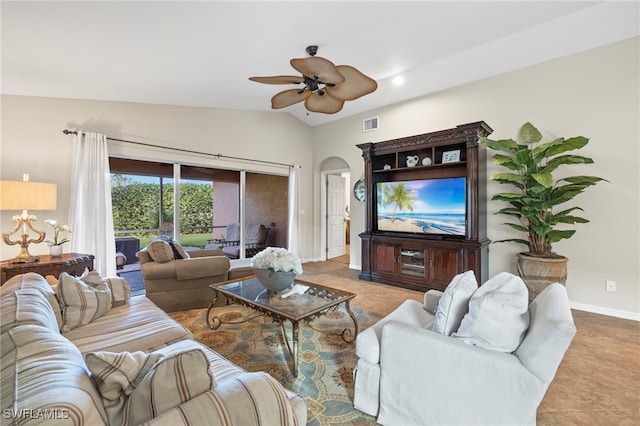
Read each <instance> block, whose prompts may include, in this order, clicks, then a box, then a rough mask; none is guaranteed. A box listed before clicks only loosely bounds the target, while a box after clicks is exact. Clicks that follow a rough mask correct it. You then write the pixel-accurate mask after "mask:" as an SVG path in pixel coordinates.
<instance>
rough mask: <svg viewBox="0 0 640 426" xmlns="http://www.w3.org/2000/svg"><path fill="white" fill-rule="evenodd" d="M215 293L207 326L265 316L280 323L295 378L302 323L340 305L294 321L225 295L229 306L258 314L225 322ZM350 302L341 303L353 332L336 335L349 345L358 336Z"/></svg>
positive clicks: (240, 321)
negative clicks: (216, 307)
mask: <svg viewBox="0 0 640 426" xmlns="http://www.w3.org/2000/svg"><path fill="white" fill-rule="evenodd" d="M214 291H215V293H216V294H215V296H214V298H213V300H212V301H211V303H210V304H209V307H208V308H207V316H206V318H207V326H208V327H209V328H210V329H212V330H217V329H218V328H219V327H220V325H222V324H241V323H244V322H247V321H250V320H252V319H254V318H258V317H263V316H266V317H270V318H271V320H272V321H273V322H278V323H280V331H281V332H282V338H283V339H284V342H285V343H286V345H287V350H288V351H289V354H290V355H291V359H292V361H293V362H292V364H293V367H290V370H291V373H292V374H293V375H294V377H297V376H298V336H299V330H300V321H304V322H307V323H309V322H311V321H312V320H313V319H315V318H318V317H320V316H323V315H324V314H325V313H327V312H329V311H333V310H335V309H336V308H337V307H338V306H339V305H333V306H330V307H328V308H326V309H324V310H321V311H318V312H313V313H310V314H309V315H307V316H305V317H304V318H301V319H292V318H288V317H287V316H284V315H280V314H279V313H278V312H276V311H274V310H270V309H268V308H266V307H264V306H260V305H255V304H251V303H246V301H243V300H238V299H235V298H233V297H229V295H228V294H226V293H225V296H226V297H227V300H228V302H229V304H231V303H233V302H236V303H239V304H241V305H245V306H248V307H250V308H252V309H253V310H255V311H256V312H257V313H256V314H254V315H250V316H248V317H247V318H243V319H240V320H237V321H223V320H222V318H220V317H219V316H216V315H215V312H214V309H215V303H216V301H217V300H218V291H216V290H215V289H214ZM349 301H350V300H346V301H345V302H340V303H344V307H345V310H346V311H347V313H348V314H349V316H350V317H351V319H352V320H353V332H352V331H351V329H349V328H345V329H343V330H342V332H341V333H336V334H340V335H341V336H342V340H344V341H345V342H347V343H351V342H353V341H354V340H355V339H356V337H357V336H358V321H357V319H356V316H355V315H354V313H353V311H352V310H351V307H350V306H349ZM285 321H289V322H290V323H291V339H289V337H288V336H287V330H286V328H285ZM314 330H316V331H320V332H324V331H322V330H318V329H316V328H314Z"/></svg>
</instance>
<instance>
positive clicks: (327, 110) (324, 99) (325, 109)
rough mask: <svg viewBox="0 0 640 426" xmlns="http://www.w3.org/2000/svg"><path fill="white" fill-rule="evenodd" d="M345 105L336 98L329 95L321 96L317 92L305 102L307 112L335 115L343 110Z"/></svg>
mask: <svg viewBox="0 0 640 426" xmlns="http://www.w3.org/2000/svg"><path fill="white" fill-rule="evenodd" d="M343 105H344V100H342V99H338V98H334V97H333V96H331V95H329V94H328V93H325V94H324V95H322V96H320V95H319V94H318V92H315V93H314V94H313V95H312V96H309V97H308V98H307V100H306V101H304V106H305V108H306V109H307V110H309V111H313V112H321V113H323V114H335V113H336V112H338V111H340V110H341V109H342V106H343Z"/></svg>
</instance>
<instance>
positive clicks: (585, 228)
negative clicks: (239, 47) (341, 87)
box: [313, 38, 640, 319]
mask: <svg viewBox="0 0 640 426" xmlns="http://www.w3.org/2000/svg"><path fill="white" fill-rule="evenodd" d="M639 40H640V39H638V38H634V39H631V40H627V41H624V42H620V43H616V44H614V45H610V46H606V47H602V48H599V49H595V50H591V51H587V52H584V53H581V54H577V55H572V56H569V57H565V58H562V59H559V60H555V61H551V62H548V63H544V64H541V65H537V66H533V67H529V68H526V69H523V70H519V71H515V72H511V73H508V74H505V75H502V76H499V77H495V78H490V79H486V80H483V81H479V82H476V83H473V84H468V85H465V86H462V87H458V88H454V89H450V90H446V91H443V92H440V93H435V94H433V95H429V96H425V97H421V98H418V99H415V100H411V101H407V102H404V103H401V104H397V105H393V106H391V107H388V108H384V109H380V110H376V111H369V112H367V113H365V114H362V115H359V116H354V117H349V118H345V119H343V120H339V121H337V122H334V123H330V124H326V125H323V126H318V127H315V128H314V129H313V134H314V140H313V149H314V151H313V162H314V167H316V168H318V167H319V165H321V164H322V163H323V161H325V160H326V159H327V158H329V157H341V158H343V159H344V160H345V161H346V162H347V163H348V164H349V166H350V169H351V172H352V175H351V181H352V182H355V181H356V180H357V179H359V178H360V177H361V176H362V173H363V161H362V158H361V151H360V150H359V149H358V148H356V147H355V145H356V144H359V143H363V142H377V141H382V140H386V139H392V138H397V137H401V136H408V135H413V134H419V133H425V132H429V131H434V130H439V129H446V128H450V127H454V126H456V125H458V124H463V123H468V122H473V121H479V120H484V121H486V122H487V123H488V124H489V125H490V126H491V127H492V128H493V129H494V133H493V135H492V137H493V138H511V137H515V135H516V133H517V131H518V129H519V127H520V126H521V125H522V124H523V123H524V122H526V121H531V122H532V123H533V124H535V125H536V126H538V127H539V128H540V129H541V130H542V131H543V132H544V133H545V134H546V135H548V136H549V137H559V136H564V137H570V136H577V135H583V136H587V137H589V138H590V139H591V142H590V144H589V145H588V146H587V147H586V148H585V150H584V154H585V155H587V156H590V157H592V158H593V159H594V161H595V164H594V165H586V166H585V165H583V166H576V167H574V168H573V169H572V170H571V173H572V174H592V175H597V176H601V177H604V178H606V179H608V180H609V181H610V182H611V183H605V184H600V185H597V186H596V187H593V188H590V189H589V190H588V191H587V192H586V193H584V194H581V195H580V196H579V197H578V198H577V199H576V204H577V205H579V206H581V207H583V208H584V210H585V211H584V216H585V217H587V218H588V219H590V220H591V222H590V223H588V224H583V225H577V226H576V229H577V232H576V234H575V236H574V237H573V238H572V239H570V240H565V241H562V242H560V243H558V244H556V245H555V246H554V248H555V251H557V252H558V253H560V254H563V255H565V256H567V257H569V259H570V262H569V277H568V282H567V288H568V291H569V296H570V299H571V301H572V302H573V303H574V306H580V305H590V306H586V307H585V308H586V309H589V308H590V307H592V306H597V307H599V310H600V311H602V312H607V311H609V310H610V311H612V312H611V313H614V314H620V313H622V315H625V313H633V314H634V315H632V316H634V317H636V318H638V319H640V315H639V313H640V306H639V305H640V290H639V289H640V284H639V283H640V278H639V266H638V265H639V260H640V251H639V241H640V239H639V237H640V228H639V222H640V219H639V218H640V211H639V205H638V203H639V194H640V186H639V180H640V179H639V178H640V164H639V163H640V161H639V160H640V158H639V157H640V150H639V146H640V132H639V117H640V107H639V100H638V95H639V93H640V85H639V77H638V76H639V75H640V70H639V65H638V64H639V63H640V58H639V53H638V52H640V46H639V44H640V43H639ZM469 66H473V64H469ZM374 116H377V117H379V118H380V129H379V130H377V131H373V132H368V133H363V132H362V120H363V119H365V118H369V117H374ZM489 163H490V164H488V167H489V173H490V174H493V173H497V172H498V171H499V169H498V168H497V167H495V166H494V165H493V164H492V163H491V160H489ZM314 179H317V177H316V174H314ZM315 185H316V184H315V183H314V186H315ZM499 190H504V189H503V188H500V187H499V185H498V184H496V183H493V182H492V183H489V186H488V192H489V194H494V193H497V192H499ZM319 203H320V200H319V198H318V197H317V196H316V198H315V199H314V208H315V206H317V205H319ZM496 203H497V202H496ZM351 206H352V207H351V256H352V263H355V262H356V261H359V259H360V241H359V238H358V233H360V232H362V231H363V229H364V225H363V216H364V211H363V204H362V203H359V202H357V201H355V199H353V198H352V201H351ZM498 207H499V206H498V204H495V203H493V202H490V203H489V206H488V211H489V213H490V214H489V217H488V227H489V229H488V234H489V238H491V239H492V240H499V239H502V238H505V237H508V236H512V234H510V233H509V229H508V228H507V227H506V226H503V225H501V223H503V222H504V220H505V218H504V217H500V216H497V215H492V214H491V213H492V212H495V211H497V210H498ZM314 211H315V210H314ZM319 220H320V219H319V217H318V216H317V215H316V216H314V222H315V223H319ZM314 230H316V232H319V231H318V226H316V227H314ZM318 238H319V237H318ZM522 248H523V246H517V245H512V244H494V245H492V246H491V249H490V266H489V270H490V271H489V273H490V275H494V274H496V273H498V272H500V271H504V270H506V271H512V272H514V271H515V260H514V254H515V253H517V252H518V251H522ZM356 259H357V260H356ZM605 280H613V281H615V282H616V283H617V292H615V293H610V292H606V291H605Z"/></svg>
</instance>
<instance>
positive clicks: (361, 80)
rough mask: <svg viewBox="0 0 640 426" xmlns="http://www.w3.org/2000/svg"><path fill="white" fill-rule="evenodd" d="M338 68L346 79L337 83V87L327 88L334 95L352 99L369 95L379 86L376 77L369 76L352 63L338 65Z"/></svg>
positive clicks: (348, 99)
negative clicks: (351, 64)
mask: <svg viewBox="0 0 640 426" xmlns="http://www.w3.org/2000/svg"><path fill="white" fill-rule="evenodd" d="M336 68H337V69H338V71H339V72H340V74H342V75H343V76H344V81H343V82H342V83H339V84H336V85H335V87H326V88H325V90H326V92H327V93H329V94H331V96H333V97H336V98H339V99H344V100H345V101H352V100H354V99H358V98H359V97H361V96H364V95H368V94H369V93H371V92H373V91H375V90H376V89H377V88H378V83H376V81H375V80H374V79H372V78H369V77H367V76H366V75H364V74H362V73H361V72H360V71H358V70H357V69H355V68H354V67H352V66H350V65H338V66H337V67H336Z"/></svg>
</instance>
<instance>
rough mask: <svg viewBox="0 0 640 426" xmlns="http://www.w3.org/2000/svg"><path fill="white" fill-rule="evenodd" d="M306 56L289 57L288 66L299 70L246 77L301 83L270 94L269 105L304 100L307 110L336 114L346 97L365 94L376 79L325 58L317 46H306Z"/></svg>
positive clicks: (276, 107)
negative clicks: (281, 73) (299, 85)
mask: <svg viewBox="0 0 640 426" xmlns="http://www.w3.org/2000/svg"><path fill="white" fill-rule="evenodd" d="M306 50H307V53H308V54H309V57H308V58H299V59H295V58H294V59H291V61H289V63H290V64H291V66H292V67H293V68H294V69H295V70H297V71H299V72H300V73H302V76H296V75H277V76H273V77H250V78H249V80H251V81H255V82H258V83H265V84H303V85H304V87H303V88H301V89H300V88H298V89H289V90H285V91H282V92H280V93H277V94H276V95H275V96H274V97H273V98H271V108H273V109H280V108H284V107H288V106H290V105H293V104H296V103H298V102H302V101H304V106H305V108H306V109H307V110H308V111H312V112H321V113H324V114H335V113H336V112H338V111H340V110H341V109H342V107H343V105H344V102H345V101H352V100H354V99H358V98H359V97H361V96H364V95H368V94H369V93H371V92H373V91H375V90H376V89H377V88H378V83H376V81H375V80H373V79H372V78H369V77H367V76H366V75H364V74H363V73H361V72H360V71H358V70H357V69H355V68H354V67H352V66H350V65H338V66H336V65H334V64H333V62H331V61H329V60H328V59H325V58H321V57H320V56H316V53H317V52H318V46H308V47H307V49H306Z"/></svg>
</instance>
